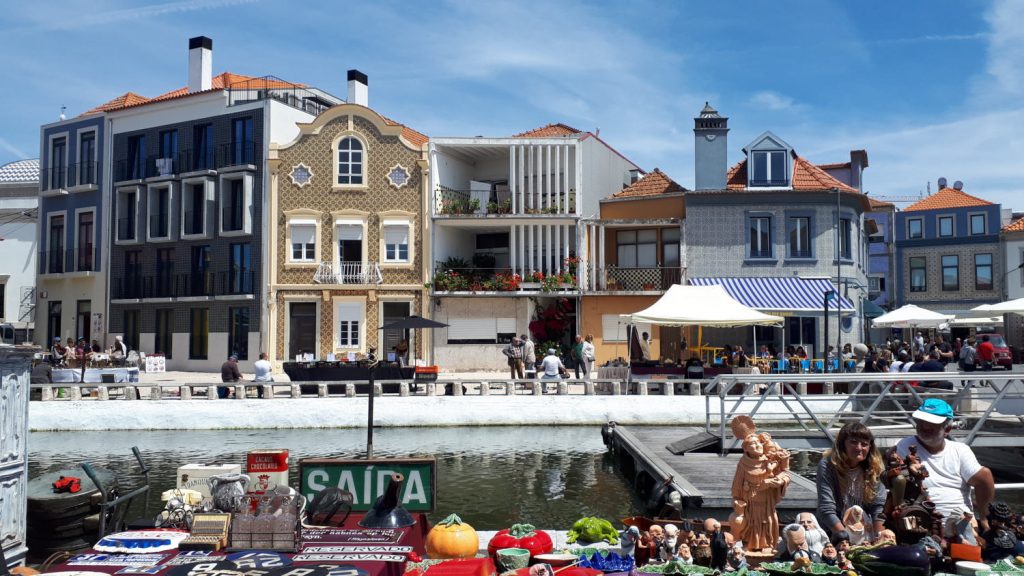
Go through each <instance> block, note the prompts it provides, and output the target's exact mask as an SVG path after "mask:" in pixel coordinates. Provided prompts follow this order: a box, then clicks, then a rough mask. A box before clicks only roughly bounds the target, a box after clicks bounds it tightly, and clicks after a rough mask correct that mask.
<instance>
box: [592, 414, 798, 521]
mask: <svg viewBox="0 0 1024 576" xmlns="http://www.w3.org/2000/svg"><path fill="white" fill-rule="evenodd" d="M698 433H703V429H702V428H694V427H660V428H654V427H633V426H615V427H614V428H613V429H612V434H611V437H610V442H611V449H612V450H613V451H614V452H615V456H616V462H617V464H618V466H619V469H620V470H622V472H623V473H624V474H626V475H627V477H629V479H630V480H632V481H633V484H634V486H635V487H636V489H637V491H638V492H639V493H640V494H641V496H642V497H644V498H647V497H648V495H650V494H651V493H652V490H653V489H654V487H656V486H659V485H660V484H662V483H663V482H665V481H666V480H667V479H669V478H671V483H670V484H671V486H672V488H673V489H674V490H677V491H678V492H679V493H680V495H681V496H682V503H683V510H682V514H683V517H684V518H703V517H708V516H711V517H714V518H718V519H720V520H725V519H727V518H728V517H729V514H731V513H732V479H733V475H734V473H735V471H736V463H737V462H738V461H739V459H740V455H739V454H729V455H727V456H724V457H723V456H719V455H718V454H717V453H701V452H689V453H686V454H673V453H672V452H671V451H669V450H668V448H667V446H668V445H669V444H672V443H673V442H676V441H678V440H680V439H683V438H687V437H692V436H695V435H698ZM791 476H792V481H791V482H790V485H789V488H787V490H786V495H785V497H783V499H782V502H781V503H780V504H779V506H778V511H779V521H780V522H783V523H785V522H789V521H792V520H793V519H795V517H796V515H797V513H799V512H808V511H811V512H813V511H814V510H815V509H816V508H817V504H818V501H817V490H816V488H815V485H814V482H813V481H812V480H809V479H807V478H805V477H803V476H800V475H798V474H791ZM651 504H652V506H654V507H659V506H660V503H654V502H651ZM651 513H655V514H656V513H657V510H655V509H652V510H651Z"/></svg>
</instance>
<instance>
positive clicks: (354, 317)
mask: <svg viewBox="0 0 1024 576" xmlns="http://www.w3.org/2000/svg"><path fill="white" fill-rule="evenodd" d="M334 309H335V312H336V316H335V322H336V323H337V326H338V342H337V345H336V346H335V348H359V345H360V343H359V324H360V323H361V322H362V321H363V304H362V303H361V302H339V303H338V304H335V307H334Z"/></svg>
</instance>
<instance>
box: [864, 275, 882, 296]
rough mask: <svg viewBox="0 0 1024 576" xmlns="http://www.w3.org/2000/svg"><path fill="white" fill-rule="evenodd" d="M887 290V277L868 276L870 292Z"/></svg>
mask: <svg viewBox="0 0 1024 576" xmlns="http://www.w3.org/2000/svg"><path fill="white" fill-rule="evenodd" d="M884 291H885V278H884V277H882V276H868V292H872V293H876V294H877V293H878V292H884Z"/></svg>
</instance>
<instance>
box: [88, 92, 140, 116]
mask: <svg viewBox="0 0 1024 576" xmlns="http://www.w3.org/2000/svg"><path fill="white" fill-rule="evenodd" d="M145 102H149V98H146V97H145V96H140V95H138V94H136V93H135V92H125V93H124V94H121V95H120V96H118V97H117V98H114V99H113V100H109V101H107V102H104V103H103V104H100V105H99V106H96V107H95V108H92V109H90V110H86V111H85V112H83V113H82V114H81V115H82V116H88V115H89V114H96V113H99V112H109V111H111V110H120V109H121V108H127V107H129V106H137V105H139V104H143V103H145Z"/></svg>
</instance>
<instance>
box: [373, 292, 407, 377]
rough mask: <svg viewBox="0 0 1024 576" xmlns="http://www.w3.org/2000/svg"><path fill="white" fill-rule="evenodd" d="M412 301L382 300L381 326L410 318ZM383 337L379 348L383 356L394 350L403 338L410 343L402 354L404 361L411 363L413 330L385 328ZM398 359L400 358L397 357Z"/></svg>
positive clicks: (385, 356)
mask: <svg viewBox="0 0 1024 576" xmlns="http://www.w3.org/2000/svg"><path fill="white" fill-rule="evenodd" d="M411 310H412V302H382V303H381V326H384V325H385V324H390V323H392V322H396V321H398V320H402V319H403V318H408V317H409V316H410V315H411V313H412V311H411ZM383 333H384V335H383V336H382V337H381V349H380V350H378V352H379V354H380V357H381V358H385V359H386V358H387V357H388V353H389V352H392V351H394V348H395V346H398V343H399V342H401V341H402V340H405V341H406V343H407V344H408V349H407V351H406V352H405V354H403V355H402V362H404V363H405V364H408V363H409V359H410V358H411V357H412V356H411V355H412V350H413V349H414V348H413V345H412V344H413V343H412V330H383ZM396 360H398V358H396Z"/></svg>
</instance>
